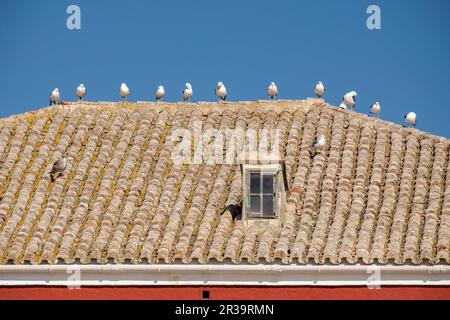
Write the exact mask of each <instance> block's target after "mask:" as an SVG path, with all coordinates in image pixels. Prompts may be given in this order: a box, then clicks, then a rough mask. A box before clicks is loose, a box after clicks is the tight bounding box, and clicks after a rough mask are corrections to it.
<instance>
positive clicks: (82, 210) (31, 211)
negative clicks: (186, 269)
mask: <svg viewBox="0 0 450 320" xmlns="http://www.w3.org/2000/svg"><path fill="white" fill-rule="evenodd" d="M196 123H197V124H198V123H201V125H202V127H203V129H204V130H207V129H212V130H228V129H237V130H238V131H239V132H240V136H239V137H238V139H237V149H238V150H244V151H245V149H244V147H245V148H248V147H249V146H248V144H249V142H251V141H253V139H255V141H254V142H256V143H257V146H258V147H259V148H260V149H262V150H265V151H268V152H270V151H272V150H274V149H275V147H276V146H274V145H273V142H272V141H271V140H270V139H269V140H267V139H265V136H264V134H263V133H264V132H263V131H264V130H266V131H268V132H270V131H271V130H278V132H279V138H280V143H281V145H280V146H278V147H279V150H280V152H281V157H282V159H284V161H285V166H286V176H287V177H286V178H287V182H288V186H289V190H288V195H287V202H288V205H287V207H288V208H290V209H289V210H290V211H289V214H288V215H287V217H286V220H285V221H284V222H283V224H279V225H271V224H264V223H262V224H260V223H258V224H247V223H245V221H243V220H241V219H242V218H241V217H240V216H239V215H238V216H236V211H235V209H230V208H233V206H234V207H235V208H237V207H238V206H240V205H241V201H242V191H243V190H242V188H243V185H242V174H241V172H240V168H239V166H238V165H236V164H226V163H209V162H208V159H212V155H213V151H214V152H215V149H214V142H215V141H216V139H218V138H216V137H215V136H214V135H213V136H210V137H209V138H206V139H203V141H202V145H201V147H202V150H203V157H204V159H203V160H204V162H200V163H192V162H190V161H185V162H184V163H182V164H181V165H178V164H175V163H174V161H173V159H172V152H173V150H174V148H175V147H176V143H177V142H176V141H173V139H172V136H173V134H174V133H176V132H177V131H176V130H177V129H186V130H192V129H193V127H194V126H195V125H197V124H196ZM249 130H256V131H255V133H256V135H255V137H254V138H251V136H247V135H246V132H249ZM260 130H263V131H260ZM319 135H324V136H325V137H326V141H327V143H326V147H325V148H323V150H319V151H317V152H314V151H313V150H312V148H311V144H312V143H313V142H314V140H315V139H316V138H317V137H318V136H319ZM217 141H218V140H217ZM449 146H450V141H449V140H448V139H445V138H441V137H435V136H433V135H431V134H428V133H424V132H420V131H418V130H415V129H411V128H402V127H401V126H399V125H395V124H392V123H389V122H386V121H382V120H378V119H374V118H368V117H367V116H365V115H361V114H358V113H354V112H351V111H346V110H339V109H338V108H335V107H333V106H330V105H327V104H324V103H323V102H322V101H320V100H317V99H308V100H304V101H284V100H280V101H257V102H236V103H234V102H226V103H203V102H201V103H189V104H184V103H176V104H173V103H160V104H157V105H155V104H154V103H145V102H143V103H131V102H128V103H110V102H98V103H97V102H84V101H83V102H80V103H78V102H77V103H64V104H63V105H61V106H52V107H48V108H44V109H41V110H37V111H35V112H29V113H26V114H24V115H17V116H12V117H9V118H7V119H3V120H0V192H1V193H0V256H1V263H16V264H21V263H33V264H39V263H45V262H47V263H108V262H109V261H112V262H114V263H124V262H131V263H173V262H174V261H179V260H181V261H182V262H183V263H190V262H195V263H196V262H199V263H208V262H211V260H212V259H213V260H215V261H217V262H224V261H225V262H229V261H230V260H231V262H233V263H260V262H264V263H275V262H277V261H281V262H282V263H291V262H293V263H311V262H312V263H317V264H322V263H333V264H335V263H340V262H341V261H342V259H345V260H346V261H347V262H349V263H356V262H360V261H361V260H362V262H364V263H373V262H378V263H382V264H383V263H389V262H395V263H397V264H402V263H407V262H408V261H411V262H413V263H416V264H419V263H431V264H436V263H449V241H450V232H449V230H450V182H449V181H450V173H449V172H450V160H449ZM198 147H199V145H198V144H195V143H192V144H191V146H190V148H191V152H195V151H198V150H196V148H198ZM222 151H223V153H224V155H226V153H227V151H228V150H227V145H226V144H225V145H224V148H223V150H222ZM64 152H65V153H66V155H67V157H68V163H67V168H66V172H65V173H64V175H63V176H61V177H60V178H58V179H56V180H55V181H54V182H51V181H50V179H49V177H48V175H47V173H48V172H49V170H50V169H51V165H52V162H54V161H55V160H56V158H57V157H59V156H60V155H61V154H62V153H64ZM228 160H229V159H228ZM227 206H231V207H228V208H229V209H228V210H225V208H226V207H227ZM278 259H279V260H278Z"/></svg>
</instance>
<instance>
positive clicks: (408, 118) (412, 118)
mask: <svg viewBox="0 0 450 320" xmlns="http://www.w3.org/2000/svg"><path fill="white" fill-rule="evenodd" d="M416 117H417V116H416V114H415V112H409V113H407V114H405V115H404V117H403V118H404V119H405V122H406V123H407V125H409V126H413V127H414V128H415V127H416V124H417V119H416Z"/></svg>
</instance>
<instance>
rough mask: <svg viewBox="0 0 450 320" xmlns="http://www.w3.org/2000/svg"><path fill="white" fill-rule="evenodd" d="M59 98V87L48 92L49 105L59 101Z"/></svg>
mask: <svg viewBox="0 0 450 320" xmlns="http://www.w3.org/2000/svg"><path fill="white" fill-rule="evenodd" d="M59 98H60V95H59V89H58V88H55V89H53V91H52V93H51V94H50V98H49V100H50V105H52V104H58V103H59V102H60V101H59Z"/></svg>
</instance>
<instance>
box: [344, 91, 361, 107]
mask: <svg viewBox="0 0 450 320" xmlns="http://www.w3.org/2000/svg"><path fill="white" fill-rule="evenodd" d="M357 95H358V94H357V93H356V91H350V92H348V93H346V94H345V95H344V97H343V98H342V101H343V102H344V103H345V105H346V106H347V107H349V108H350V109H351V110H354V109H355V105H356V96H357Z"/></svg>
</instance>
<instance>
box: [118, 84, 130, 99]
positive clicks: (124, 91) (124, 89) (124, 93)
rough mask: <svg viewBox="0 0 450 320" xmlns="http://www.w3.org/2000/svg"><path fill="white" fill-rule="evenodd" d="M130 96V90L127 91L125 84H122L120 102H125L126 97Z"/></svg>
mask: <svg viewBox="0 0 450 320" xmlns="http://www.w3.org/2000/svg"><path fill="white" fill-rule="evenodd" d="M129 94H130V89H128V87H127V84H126V83H122V84H121V85H120V97H121V98H122V100H126V99H127V98H128V95H129Z"/></svg>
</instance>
